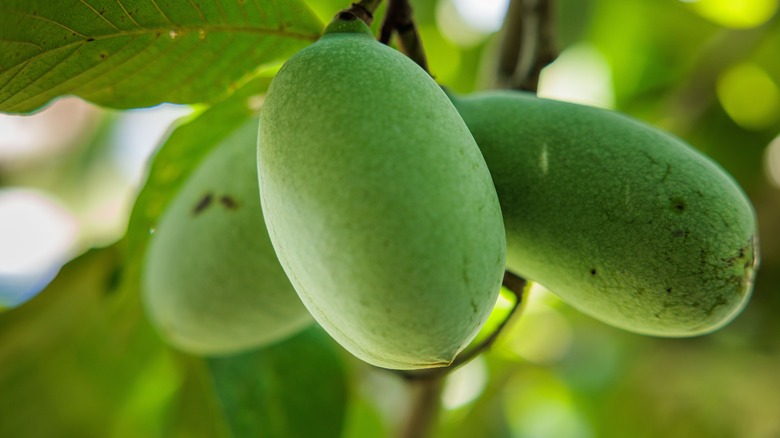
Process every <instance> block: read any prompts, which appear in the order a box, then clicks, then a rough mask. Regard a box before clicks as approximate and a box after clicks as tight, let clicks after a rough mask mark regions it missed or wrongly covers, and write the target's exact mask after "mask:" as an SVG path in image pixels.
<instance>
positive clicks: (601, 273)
mask: <svg viewBox="0 0 780 438" xmlns="http://www.w3.org/2000/svg"><path fill="white" fill-rule="evenodd" d="M451 97H452V99H453V102H454V103H455V106H456V107H457V108H458V111H459V112H460V114H461V116H462V117H463V119H464V120H465V122H466V124H467V125H468V127H469V129H470V130H471V132H472V134H473V135H474V138H475V139H476V141H477V144H479V147H480V149H481V151H482V153H483V155H484V157H485V160H486V162H487V164H488V167H489V168H490V171H491V174H492V176H493V181H494V183H495V186H496V190H497V192H498V197H499V200H500V202H501V208H502V211H503V215H504V223H505V226H506V234H507V246H508V247H507V265H508V268H509V269H510V270H512V271H514V272H516V273H518V274H520V275H522V276H524V277H526V278H528V279H530V280H533V281H536V282H538V283H540V284H542V285H544V286H546V287H547V288H548V289H549V290H550V291H552V292H553V293H555V294H557V295H559V296H560V297H561V298H562V299H563V300H564V301H567V302H568V303H570V304H571V305H573V306H574V307H576V308H578V309H579V310H581V311H582V312H584V313H586V314H589V315H591V316H593V317H594V318H597V319H599V320H601V321H603V322H606V323H608V324H611V325H613V326H616V327H620V328H623V329H626V330H629V331H633V332H637V333H642V334H648V335H657V336H670V337H678V336H693V335H698V334H703V333H707V332H710V331H713V330H715V329H717V328H719V327H721V326H723V325H724V324H726V323H727V322H729V321H730V320H731V319H733V318H734V317H735V316H736V315H737V314H738V313H739V312H740V310H741V309H742V308H743V307H744V306H745V304H746V303H747V301H748V299H749V296H750V294H751V290H752V284H753V279H754V275H755V272H756V268H757V266H758V262H759V256H758V243H757V237H756V236H757V234H756V228H757V225H756V216H755V213H754V210H753V207H752V205H751V203H750V201H749V200H748V198H747V196H746V195H745V194H744V193H743V191H742V189H741V188H740V187H739V186H738V185H737V183H736V182H735V181H734V179H732V177H731V176H729V175H728V174H727V173H726V172H725V171H724V170H723V169H722V168H721V167H720V166H718V165H717V164H716V163H715V162H713V161H712V160H711V159H709V158H707V157H706V156H704V155H703V154H701V153H700V152H698V151H696V150H695V149H693V148H692V147H690V146H688V145H687V144H685V143H684V142H683V141H681V140H680V139H678V138H676V137H674V136H672V135H670V134H667V133H664V132H662V131H660V130H658V129H656V128H653V127H651V126H649V125H647V124H644V123H641V122H639V121H637V120H634V119H631V118H629V117H627V116H624V115H621V114H618V113H616V112H612V111H608V110H603V109H597V108H592V107H587V106H583V105H577V104H572V103H565V102H559V101H554V100H548V99H542V98H537V97H536V96H534V95H531V94H528V93H522V92H514V91H492V92H482V93H477V94H473V95H470V96H465V97H462V96H461V97H458V96H454V95H451Z"/></svg>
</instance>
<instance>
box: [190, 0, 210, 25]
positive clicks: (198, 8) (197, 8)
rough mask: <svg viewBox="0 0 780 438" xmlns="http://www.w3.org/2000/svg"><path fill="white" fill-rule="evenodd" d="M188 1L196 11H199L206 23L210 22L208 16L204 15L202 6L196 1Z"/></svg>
mask: <svg viewBox="0 0 780 438" xmlns="http://www.w3.org/2000/svg"><path fill="white" fill-rule="evenodd" d="M187 1H188V2H189V3H190V6H192V7H193V9H195V11H197V12H198V15H200V19H201V20H203V22H204V23H208V20H206V17H205V16H203V11H201V10H200V6H198V5H196V4H195V2H193V1H192V0H187Z"/></svg>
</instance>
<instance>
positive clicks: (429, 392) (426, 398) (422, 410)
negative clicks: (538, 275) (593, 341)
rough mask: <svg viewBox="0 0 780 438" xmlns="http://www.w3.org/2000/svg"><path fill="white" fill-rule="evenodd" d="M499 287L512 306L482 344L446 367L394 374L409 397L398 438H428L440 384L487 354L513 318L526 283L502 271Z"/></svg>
mask: <svg viewBox="0 0 780 438" xmlns="http://www.w3.org/2000/svg"><path fill="white" fill-rule="evenodd" d="M502 285H503V286H504V287H505V288H506V289H507V290H509V291H510V292H512V293H513V294H514V296H515V303H514V305H513V306H512V309H511V310H510V311H509V313H508V314H507V316H506V317H505V318H504V320H503V321H501V324H499V325H498V327H496V329H495V330H494V331H493V333H491V334H490V335H489V336H488V337H487V338H485V339H484V340H483V341H482V342H480V343H479V344H477V345H476V346H475V347H473V348H471V349H469V350H468V351H466V352H464V353H463V354H461V355H460V356H458V357H456V358H455V360H454V361H453V362H452V363H451V364H450V365H449V366H447V367H444V368H432V369H428V370H417V371H394V372H395V373H397V374H398V375H400V376H401V377H402V378H403V379H404V380H406V383H407V385H408V388H409V391H410V392H411V393H412V396H413V402H412V406H411V410H410V411H409V415H408V418H407V421H406V423H405V424H404V425H403V428H402V430H401V434H400V435H399V437H401V438H424V437H427V436H430V435H431V434H432V432H433V431H434V430H435V427H434V426H435V423H436V421H437V420H438V417H439V409H440V400H439V399H440V395H441V390H442V388H443V386H444V380H445V378H446V377H447V375H449V374H450V373H451V372H453V371H454V370H455V369H457V368H458V367H460V366H461V365H463V364H465V363H467V362H469V361H471V360H472V359H474V358H475V357H477V356H478V355H479V354H481V353H482V352H484V351H487V350H488V349H489V348H490V347H491V346H492V345H493V343H495V341H496V339H497V338H498V336H499V334H501V332H502V331H503V330H504V328H505V327H506V326H507V324H508V323H509V321H511V320H512V319H513V316H515V314H517V311H518V309H520V307H521V304H522V302H523V295H524V294H525V292H526V290H527V286H528V282H527V281H526V280H525V279H524V278H522V277H520V276H518V275H516V274H514V273H512V272H509V271H504V279H503V281H502Z"/></svg>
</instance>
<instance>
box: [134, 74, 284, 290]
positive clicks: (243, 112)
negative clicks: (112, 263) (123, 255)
mask: <svg viewBox="0 0 780 438" xmlns="http://www.w3.org/2000/svg"><path fill="white" fill-rule="evenodd" d="M269 83H270V78H268V77H258V78H255V79H253V80H252V81H250V82H249V83H248V84H246V85H244V86H243V87H241V88H239V89H238V90H237V91H236V92H235V93H234V94H233V95H231V96H230V97H229V98H227V99H225V100H224V101H222V102H220V103H218V104H216V105H214V106H212V107H210V108H209V109H207V110H206V111H204V112H203V113H201V114H200V115H199V116H197V117H196V118H194V119H192V120H189V121H187V122H184V123H182V124H180V125H179V126H178V127H177V128H176V129H175V130H174V131H173V132H172V133H171V135H170V136H169V137H168V139H167V141H166V142H165V143H164V144H163V145H162V147H161V148H160V149H159V151H158V152H157V155H156V156H155V157H154V160H153V162H152V164H151V167H150V169H149V173H148V176H147V180H146V183H145V185H144V187H143V189H142V190H141V192H140V193H139V195H138V198H137V199H136V202H135V206H134V207H133V212H132V214H131V216H130V223H129V225H128V230H127V253H128V259H127V261H126V262H125V269H124V275H123V289H129V290H138V288H139V279H140V275H141V264H142V260H143V255H144V252H145V249H146V243H147V241H148V239H149V234H150V232H152V231H153V229H154V227H155V223H156V222H157V218H158V217H159V216H160V214H162V212H163V210H164V209H165V206H166V205H168V202H169V201H170V200H171V198H173V196H174V195H175V194H176V193H177V191H178V189H179V187H180V186H181V184H182V183H183V182H184V181H185V180H186V179H187V176H188V175H189V174H190V172H192V171H193V170H194V169H195V168H196V167H197V165H198V163H200V160H202V159H203V158H204V157H205V156H206V155H207V154H208V152H210V151H211V150H212V149H213V148H214V147H216V146H217V145H219V144H220V142H222V141H223V140H225V139H226V138H228V137H229V136H231V135H232V134H234V133H235V132H236V131H237V130H238V129H239V128H240V127H242V126H244V125H246V124H254V125H255V126H256V125H257V115H256V113H257V110H258V108H259V105H260V102H262V95H261V93H263V92H264V91H265V90H266V89H267V88H268V84H269ZM242 132H247V131H246V130H244V131H242ZM251 135H254V136H255V138H256V135H257V134H256V129H255V132H254V134H251ZM247 141H252V142H254V141H256V140H255V139H253V138H248V139H247Z"/></svg>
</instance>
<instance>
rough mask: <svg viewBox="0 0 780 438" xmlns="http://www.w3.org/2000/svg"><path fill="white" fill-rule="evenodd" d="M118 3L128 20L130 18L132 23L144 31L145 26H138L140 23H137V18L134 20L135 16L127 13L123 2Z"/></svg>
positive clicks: (119, 0) (117, 0) (120, 0)
mask: <svg viewBox="0 0 780 438" xmlns="http://www.w3.org/2000/svg"><path fill="white" fill-rule="evenodd" d="M116 2H117V3H118V4H119V7H120V8H122V12H124V13H125V15H127V18H129V19H130V21H132V22H133V23H135V25H136V26H138V27H140V28H142V29H143V26H141V25H140V24H138V22H137V21H135V18H133V16H132V15H130V12H128V11H127V9H125V6H124V5H123V4H122V0H116Z"/></svg>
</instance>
